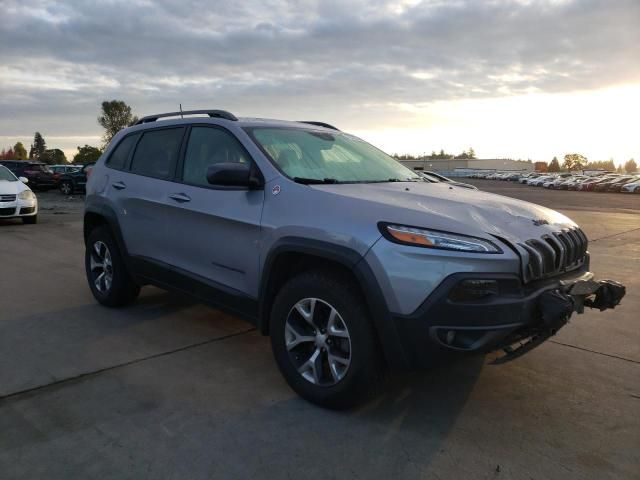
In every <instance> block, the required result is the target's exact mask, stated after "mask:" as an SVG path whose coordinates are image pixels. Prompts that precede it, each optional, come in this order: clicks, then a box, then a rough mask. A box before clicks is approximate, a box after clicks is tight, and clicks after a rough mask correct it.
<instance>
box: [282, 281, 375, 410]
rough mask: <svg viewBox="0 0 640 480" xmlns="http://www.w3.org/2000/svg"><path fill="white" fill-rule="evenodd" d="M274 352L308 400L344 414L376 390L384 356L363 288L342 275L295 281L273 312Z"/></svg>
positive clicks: (294, 386) (288, 377)
mask: <svg viewBox="0 0 640 480" xmlns="http://www.w3.org/2000/svg"><path fill="white" fill-rule="evenodd" d="M270 334H271V346H272V349H273V353H274V356H275V359H276V362H277V364H278V367H279V368H280V371H281V372H282V374H283V376H284V377H285V379H286V381H287V383H288V384H289V385H290V386H291V388H292V389H293V390H295V391H296V392H297V393H298V394H299V395H300V396H302V397H303V398H305V399H306V400H308V401H310V402H312V403H315V404H318V405H321V406H323V407H328V408H335V409H343V408H349V407H352V406H354V405H356V404H358V403H361V402H362V401H364V400H365V399H366V398H367V397H369V396H371V394H372V393H373V392H374V391H375V390H376V387H377V385H378V384H379V380H380V376H381V375H380V374H381V372H382V367H383V362H382V354H381V352H380V349H379V347H378V343H377V339H376V336H375V332H374V329H373V326H372V324H371V321H370V315H369V312H368V309H367V307H366V305H365V302H364V299H363V298H362V295H361V294H360V292H359V290H358V289H357V287H356V286H355V285H354V284H353V282H351V281H350V280H349V279H345V278H342V276H341V275H339V274H338V273H337V272H325V271H313V272H305V273H302V274H300V275H298V276H296V277H294V278H292V279H291V280H289V281H288V282H287V283H286V284H285V285H284V286H283V287H282V289H281V290H280V292H279V293H278V295H277V296H276V298H275V300H274V304H273V308H272V311H271V324H270Z"/></svg>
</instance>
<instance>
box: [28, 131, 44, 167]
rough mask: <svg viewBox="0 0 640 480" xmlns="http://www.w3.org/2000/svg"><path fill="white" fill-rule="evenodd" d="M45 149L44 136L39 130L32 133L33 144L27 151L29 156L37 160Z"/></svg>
mask: <svg viewBox="0 0 640 480" xmlns="http://www.w3.org/2000/svg"><path fill="white" fill-rule="evenodd" d="M46 150H47V144H46V142H45V141H44V137H43V136H42V135H41V134H40V132H36V133H35V134H34V135H33V144H32V145H31V150H30V151H29V158H30V159H33V160H38V159H40V157H41V156H42V155H43V154H44V152H45V151H46Z"/></svg>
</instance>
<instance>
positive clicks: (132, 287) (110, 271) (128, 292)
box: [85, 226, 140, 307]
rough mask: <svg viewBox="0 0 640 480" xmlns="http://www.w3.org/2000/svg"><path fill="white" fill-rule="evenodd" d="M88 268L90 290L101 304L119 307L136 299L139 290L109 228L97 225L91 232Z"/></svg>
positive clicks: (86, 259)
mask: <svg viewBox="0 0 640 480" xmlns="http://www.w3.org/2000/svg"><path fill="white" fill-rule="evenodd" d="M85 270H86V274H87V281H88V282H89V288H90V289H91V293H93V296H94V297H95V299H96V300H97V301H98V302H100V303H101V304H102V305H105V306H107V307H120V306H123V305H126V304H128V303H130V302H132V301H133V300H135V299H136V297H137V296H138V294H139V293H140V287H139V286H138V285H137V284H136V283H135V282H134V281H133V279H132V278H131V276H130V275H129V272H127V269H126V267H125V264H124V260H123V259H122V255H121V253H120V251H119V249H118V245H117V244H116V242H115V241H114V239H113V236H112V235H111V232H110V230H109V229H108V227H104V226H102V227H97V228H96V229H94V230H92V231H91V233H90V234H89V237H88V238H87V245H86V249H85Z"/></svg>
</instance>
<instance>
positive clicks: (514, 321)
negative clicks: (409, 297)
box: [393, 265, 625, 367]
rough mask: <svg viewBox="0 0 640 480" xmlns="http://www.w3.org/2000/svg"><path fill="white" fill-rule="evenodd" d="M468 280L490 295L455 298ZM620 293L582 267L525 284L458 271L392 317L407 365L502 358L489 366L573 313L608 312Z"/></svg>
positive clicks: (612, 284)
mask: <svg viewBox="0 0 640 480" xmlns="http://www.w3.org/2000/svg"><path fill="white" fill-rule="evenodd" d="M468 281H471V282H475V283H473V284H481V285H482V284H489V283H488V282H490V283H491V285H492V287H491V292H490V293H489V294H488V295H487V296H485V297H482V298H477V299H474V300H471V301H469V300H460V299H459V298H458V297H459V295H458V294H457V293H456V292H458V291H459V288H460V286H461V285H467V283H468ZM496 285H497V287H496ZM624 294H625V289H624V286H622V285H620V284H618V283H616V282H612V281H610V280H605V281H601V282H595V281H594V280H593V274H592V273H590V272H589V271H588V266H586V265H585V266H584V268H583V269H581V270H579V271H574V272H571V273H570V274H567V275H564V276H561V277H556V278H553V279H548V280H544V281H539V282H535V283H533V284H530V285H523V284H522V283H521V282H520V280H519V278H518V277H517V276H515V275H511V274H478V273H474V274H469V273H462V274H453V275H451V276H449V277H447V278H446V279H445V280H444V281H443V282H442V284H441V285H440V286H439V287H438V288H437V289H436V290H435V291H434V292H433V293H432V294H431V295H429V297H428V298H427V299H426V300H425V302H424V303H423V304H422V305H421V306H420V307H419V308H418V309H417V310H416V312H414V313H413V314H411V315H394V316H393V318H394V324H395V327H396V330H397V332H398V336H399V339H400V342H401V344H402V349H403V350H404V354H405V357H406V359H407V361H408V362H409V364H410V365H412V366H416V367H426V366H429V365H431V364H432V363H433V361H434V360H435V359H436V358H439V357H441V356H443V355H445V356H446V355H450V354H460V353H488V352H491V351H496V350H501V351H502V352H503V353H504V354H503V356H502V357H499V358H498V359H496V360H495V361H494V363H503V362H505V361H507V360H511V359H514V358H517V357H519V356H521V355H522V354H523V353H526V352H528V351H530V350H531V349H533V348H535V347H536V346H538V345H540V344H541V343H543V342H544V341H545V340H546V339H548V338H549V337H551V336H552V335H555V333H556V332H557V331H558V330H559V329H560V328H562V327H563V326H564V325H565V324H566V323H567V321H568V320H569V318H570V317H571V315H572V314H573V312H578V313H582V311H583V309H584V307H590V308H598V309H600V310H604V309H607V308H614V307H615V306H616V305H617V304H618V303H619V302H620V300H621V299H622V297H623V296H624Z"/></svg>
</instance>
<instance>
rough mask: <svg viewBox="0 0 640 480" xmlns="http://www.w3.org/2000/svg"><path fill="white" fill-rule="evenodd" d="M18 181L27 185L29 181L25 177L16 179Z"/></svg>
mask: <svg viewBox="0 0 640 480" xmlns="http://www.w3.org/2000/svg"><path fill="white" fill-rule="evenodd" d="M18 180H20V181H21V182H22V183H29V179H28V178H27V177H18Z"/></svg>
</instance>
